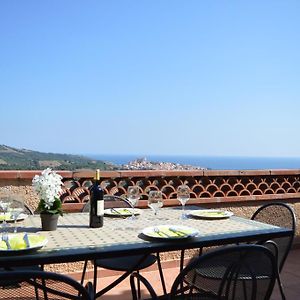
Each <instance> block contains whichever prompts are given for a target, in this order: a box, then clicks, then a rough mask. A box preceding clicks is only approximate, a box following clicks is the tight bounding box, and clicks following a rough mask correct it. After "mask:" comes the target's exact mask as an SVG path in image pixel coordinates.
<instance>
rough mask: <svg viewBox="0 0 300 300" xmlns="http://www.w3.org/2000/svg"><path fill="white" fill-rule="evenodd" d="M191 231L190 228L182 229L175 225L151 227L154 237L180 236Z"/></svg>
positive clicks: (185, 235) (186, 234)
mask: <svg viewBox="0 0 300 300" xmlns="http://www.w3.org/2000/svg"><path fill="white" fill-rule="evenodd" d="M191 233H192V230H190V229H182V228H178V229H177V228H176V227H167V226H159V227H154V228H153V233H152V234H153V235H152V236H154V237H165V238H180V237H187V236H189V235H190V234H191Z"/></svg>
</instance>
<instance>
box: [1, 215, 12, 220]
mask: <svg viewBox="0 0 300 300" xmlns="http://www.w3.org/2000/svg"><path fill="white" fill-rule="evenodd" d="M4 220H5V221H9V220H12V217H11V215H10V214H6V215H5V216H4V214H1V215H0V222H1V221H4Z"/></svg>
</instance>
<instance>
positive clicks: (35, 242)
mask: <svg viewBox="0 0 300 300" xmlns="http://www.w3.org/2000/svg"><path fill="white" fill-rule="evenodd" d="M0 211H1V212H0V222H1V239H0V255H19V254H25V253H28V252H34V251H37V250H39V249H41V248H42V247H44V246H45V245H46V244H47V242H48V240H47V238H46V237H45V236H43V235H40V234H38V233H27V232H18V226H19V222H21V221H24V220H25V219H26V218H27V217H28V215H27V214H26V213H25V207H24V201H23V199H22V197H20V196H19V195H12V194H10V193H8V192H7V193H4V192H1V193H0ZM12 225H13V226H12Z"/></svg>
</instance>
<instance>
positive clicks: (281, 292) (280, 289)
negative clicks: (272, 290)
mask: <svg viewBox="0 0 300 300" xmlns="http://www.w3.org/2000/svg"><path fill="white" fill-rule="evenodd" d="M277 282H278V286H279V291H280V294H281V299H282V300H285V299H286V298H285V294H284V290H283V285H282V283H281V279H280V275H279V272H277Z"/></svg>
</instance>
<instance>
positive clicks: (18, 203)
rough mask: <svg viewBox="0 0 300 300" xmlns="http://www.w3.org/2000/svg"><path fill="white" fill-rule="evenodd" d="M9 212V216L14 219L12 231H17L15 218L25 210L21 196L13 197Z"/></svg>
mask: <svg viewBox="0 0 300 300" xmlns="http://www.w3.org/2000/svg"><path fill="white" fill-rule="evenodd" d="M8 211H9V213H10V215H11V218H12V219H13V220H14V233H17V231H18V228H17V220H18V218H19V216H20V214H22V213H24V212H25V207H24V201H23V199H22V198H21V197H15V198H14V199H13V200H12V202H11V204H10V207H9V210H8Z"/></svg>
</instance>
